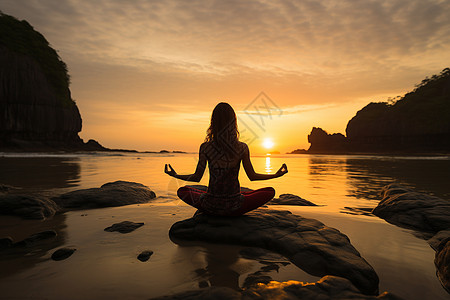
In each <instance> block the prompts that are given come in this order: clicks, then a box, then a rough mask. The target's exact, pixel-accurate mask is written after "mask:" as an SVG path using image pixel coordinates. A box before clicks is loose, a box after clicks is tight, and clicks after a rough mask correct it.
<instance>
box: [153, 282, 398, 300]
mask: <svg viewBox="0 0 450 300" xmlns="http://www.w3.org/2000/svg"><path fill="white" fill-rule="evenodd" d="M156 299H160V300H163V299H165V300H169V299H173V300H177V299H183V300H184V299H187V300H193V299H203V300H213V299H214V300H215V299H233V300H244V299H258V300H269V299H279V300H288V299H340V300H344V299H345V300H347V299H367V300H369V299H385V300H401V298H399V297H397V296H395V295H393V294H391V293H387V292H384V293H382V294H381V295H379V296H368V295H364V294H361V292H360V291H359V290H358V289H357V288H355V287H354V286H353V285H352V283H351V282H350V281H348V280H347V279H345V278H341V277H336V276H324V277H323V278H321V279H320V280H319V281H317V282H314V283H310V282H307V283H304V282H299V281H294V280H290V281H286V282H278V281H270V282H269V283H267V284H264V283H259V284H258V285H253V286H252V287H250V288H248V289H244V290H242V291H239V292H238V291H235V290H233V289H231V288H226V287H209V288H204V289H200V290H196V291H188V292H182V293H179V294H175V295H170V296H164V297H159V298H153V300H156Z"/></svg>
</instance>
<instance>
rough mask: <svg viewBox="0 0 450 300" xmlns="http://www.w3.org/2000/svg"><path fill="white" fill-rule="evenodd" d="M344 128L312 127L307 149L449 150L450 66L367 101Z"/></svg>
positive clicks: (298, 151)
mask: <svg viewBox="0 0 450 300" xmlns="http://www.w3.org/2000/svg"><path fill="white" fill-rule="evenodd" d="M345 131H346V136H344V135H342V134H340V133H334V134H328V133H327V132H326V131H324V130H322V129H321V128H316V127H313V129H312V131H311V133H310V134H309V135H308V142H309V143H310V144H311V146H310V148H309V149H308V151H307V152H308V153H313V154H314V153H405V154H413V153H436V152H442V153H449V152H450V69H449V68H446V69H444V70H442V72H441V73H440V74H438V75H433V76H432V77H431V78H425V79H424V80H423V81H422V82H421V83H420V84H418V85H416V88H415V89H414V90H413V91H412V92H410V93H407V94H405V95H404V96H403V97H400V96H399V97H397V98H396V99H388V101H387V102H377V103H375V102H372V103H369V104H368V105H366V106H365V107H364V108H362V109H361V110H360V111H358V112H357V113H356V115H355V116H354V117H353V118H352V119H351V120H350V121H349V122H348V123H347V127H346V130H345ZM291 153H304V151H301V150H295V151H293V152H291Z"/></svg>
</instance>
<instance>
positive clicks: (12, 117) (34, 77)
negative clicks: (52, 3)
mask: <svg viewBox="0 0 450 300" xmlns="http://www.w3.org/2000/svg"><path fill="white" fill-rule="evenodd" d="M81 126H82V120H81V115H80V112H79V110H78V107H77V105H76V104H75V102H74V101H73V100H72V99H71V95H70V90H69V75H68V73H67V66H66V64H65V63H64V62H63V61H62V60H61V58H60V57H59V56H58V54H57V52H56V51H55V50H54V49H53V48H51V47H50V45H49V43H48V41H47V40H46V39H45V38H44V36H42V34H40V33H39V32H37V31H35V30H34V29H33V27H32V26H31V25H30V24H28V23H27V22H26V21H19V20H17V19H16V18H14V17H12V16H8V15H5V14H3V13H0V149H2V150H24V151H28V150H31V151H33V150H39V149H42V150H44V149H48V150H50V149H68V150H70V149H79V148H80V147H83V146H84V144H83V141H82V140H81V139H80V137H79V136H78V132H80V131H81Z"/></svg>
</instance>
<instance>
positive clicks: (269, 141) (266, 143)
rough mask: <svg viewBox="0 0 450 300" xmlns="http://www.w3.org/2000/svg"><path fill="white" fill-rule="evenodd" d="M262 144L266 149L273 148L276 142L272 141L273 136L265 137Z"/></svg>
mask: <svg viewBox="0 0 450 300" xmlns="http://www.w3.org/2000/svg"><path fill="white" fill-rule="evenodd" d="M262 145H263V146H264V148H266V149H272V147H273V145H274V143H273V141H272V139H271V138H265V139H264V141H263V143H262Z"/></svg>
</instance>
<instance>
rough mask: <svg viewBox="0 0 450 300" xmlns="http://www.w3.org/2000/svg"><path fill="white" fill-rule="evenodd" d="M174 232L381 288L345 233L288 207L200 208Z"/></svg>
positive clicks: (372, 290)
mask: <svg viewBox="0 0 450 300" xmlns="http://www.w3.org/2000/svg"><path fill="white" fill-rule="evenodd" d="M170 237H171V238H172V240H173V241H174V242H176V239H184V240H202V241H206V242H213V243H227V244H238V245H243V246H253V247H261V248H265V249H268V250H271V251H274V252H278V253H280V254H282V255H284V256H286V257H287V258H289V259H290V260H291V261H292V262H293V263H294V264H295V265H297V266H298V267H300V268H302V269H303V270H305V271H306V272H308V273H310V274H312V275H315V276H325V275H336V276H341V277H345V278H347V279H349V280H350V281H351V282H352V283H353V284H354V285H355V286H356V287H358V288H359V289H360V290H361V291H362V292H363V293H364V294H376V293H377V292H378V276H377V274H376V273H375V271H374V270H373V268H372V267H371V266H370V265H369V264H368V263H367V261H366V260H364V259H363V258H362V257H361V256H360V254H359V252H358V251H357V250H356V249H355V248H354V247H353V246H352V245H351V244H350V241H349V239H348V237H347V236H345V235H344V234H342V233H340V232H339V231H338V230H336V229H334V228H330V227H327V226H325V225H324V224H323V223H321V222H319V221H317V220H314V219H306V218H303V217H300V216H297V215H293V214H291V213H290V212H288V211H276V210H267V209H257V210H254V211H252V212H249V213H247V214H246V215H243V216H240V217H233V218H230V217H217V216H208V215H205V214H201V213H200V214H197V215H195V216H194V217H192V218H190V219H187V220H184V221H181V222H177V223H175V224H174V225H173V226H172V227H171V229H170Z"/></svg>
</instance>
